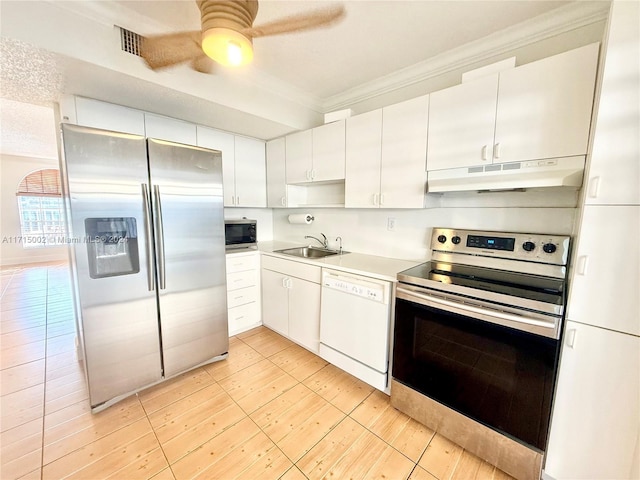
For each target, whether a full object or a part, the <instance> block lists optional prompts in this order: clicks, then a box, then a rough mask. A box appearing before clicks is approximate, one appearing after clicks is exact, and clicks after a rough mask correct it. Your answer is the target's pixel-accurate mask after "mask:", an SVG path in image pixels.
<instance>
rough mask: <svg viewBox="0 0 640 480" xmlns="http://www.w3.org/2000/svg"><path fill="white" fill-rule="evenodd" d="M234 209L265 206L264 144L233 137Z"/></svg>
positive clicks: (250, 139) (247, 138) (259, 141)
mask: <svg viewBox="0 0 640 480" xmlns="http://www.w3.org/2000/svg"><path fill="white" fill-rule="evenodd" d="M235 153H236V160H235V166H236V175H235V177H236V207H266V206H267V176H266V164H265V142H264V141H263V140H258V139H255V138H249V137H241V136H238V135H236V136H235Z"/></svg>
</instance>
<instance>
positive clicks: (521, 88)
mask: <svg viewBox="0 0 640 480" xmlns="http://www.w3.org/2000/svg"><path fill="white" fill-rule="evenodd" d="M598 50H599V44H598V43H593V44H591V45H587V46H585V47H581V48H577V49H575V50H570V51H568V52H564V53H561V54H559V55H554V56H552V57H549V58H545V59H543V60H540V61H537V62H532V63H529V64H527V65H522V66H521V67H518V68H514V69H511V70H506V71H504V72H501V73H500V84H499V87H498V109H497V114H496V136H495V152H494V161H497V162H515V161H521V160H535V159H540V158H553V157H569V156H573V155H584V154H586V153H587V144H588V140H589V128H590V126H591V112H592V109H593V95H594V88H595V80H596V69H597V66H598Z"/></svg>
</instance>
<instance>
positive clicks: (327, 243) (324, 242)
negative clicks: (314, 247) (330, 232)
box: [320, 232, 329, 248]
mask: <svg viewBox="0 0 640 480" xmlns="http://www.w3.org/2000/svg"><path fill="white" fill-rule="evenodd" d="M320 235H322V238H323V240H324V241H323V242H322V244H323V245H324V248H329V242H327V236H326V235H325V234H324V233H322V232H320Z"/></svg>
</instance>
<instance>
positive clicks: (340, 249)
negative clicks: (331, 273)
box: [336, 237, 342, 253]
mask: <svg viewBox="0 0 640 480" xmlns="http://www.w3.org/2000/svg"><path fill="white" fill-rule="evenodd" d="M338 241H339V242H340V248H339V249H338V251H339V252H340V253H342V237H336V242H338Z"/></svg>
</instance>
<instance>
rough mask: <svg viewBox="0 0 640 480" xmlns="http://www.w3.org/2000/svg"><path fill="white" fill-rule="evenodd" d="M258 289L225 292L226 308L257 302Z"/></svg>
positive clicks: (246, 288)
mask: <svg viewBox="0 0 640 480" xmlns="http://www.w3.org/2000/svg"><path fill="white" fill-rule="evenodd" d="M258 294H259V292H258V287H256V286H253V287H245V288H239V289H237V290H232V291H228V292H227V308H234V307H238V306H240V305H245V304H247V303H251V302H257V301H258Z"/></svg>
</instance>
